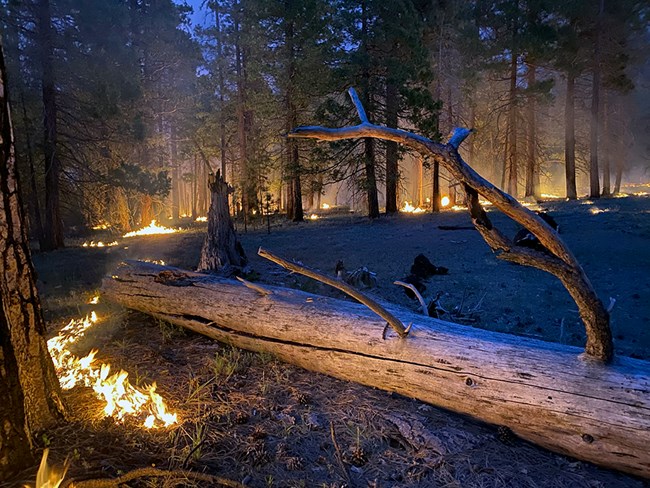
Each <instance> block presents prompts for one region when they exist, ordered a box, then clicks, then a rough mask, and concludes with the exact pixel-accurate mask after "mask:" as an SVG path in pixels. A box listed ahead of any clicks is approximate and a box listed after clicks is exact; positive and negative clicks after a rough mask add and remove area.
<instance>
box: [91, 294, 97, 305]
mask: <svg viewBox="0 0 650 488" xmlns="http://www.w3.org/2000/svg"><path fill="white" fill-rule="evenodd" d="M88 303H89V304H91V305H97V304H98V303H99V295H95V296H94V297H92V298H91V299H90V301H89V302H88Z"/></svg>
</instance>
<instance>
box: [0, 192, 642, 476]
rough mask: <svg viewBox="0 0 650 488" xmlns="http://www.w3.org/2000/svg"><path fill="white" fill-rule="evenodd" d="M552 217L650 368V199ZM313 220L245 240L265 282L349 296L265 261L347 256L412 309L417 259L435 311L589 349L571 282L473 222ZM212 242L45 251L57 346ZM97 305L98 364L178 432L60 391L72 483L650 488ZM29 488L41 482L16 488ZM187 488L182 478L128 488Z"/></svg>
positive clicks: (51, 438) (80, 393)
mask: <svg viewBox="0 0 650 488" xmlns="http://www.w3.org/2000/svg"><path fill="white" fill-rule="evenodd" d="M541 207H543V208H544V209H546V210H548V211H549V212H550V213H551V214H552V215H553V216H554V218H555V219H556V220H557V222H558V223H559V225H560V233H561V236H562V238H563V239H564V240H565V241H566V242H567V244H568V245H569V247H570V248H571V249H572V250H573V252H574V253H575V255H576V257H577V258H578V260H579V261H580V262H581V263H582V265H583V266H584V268H585V271H586V273H587V275H588V276H589V277H590V279H591V280H592V282H593V284H594V286H595V288H596V290H597V292H598V294H599V296H600V297H601V298H602V299H603V301H604V302H605V303H608V302H609V298H610V297H612V298H614V299H616V304H615V307H614V309H613V312H612V329H613V334H614V338H615V347H616V351H617V353H618V354H622V355H629V356H633V357H636V358H641V359H650V197H648V196H630V197H627V198H611V199H602V200H598V201H595V202H591V203H590V202H588V201H585V200H582V201H579V202H549V203H545V204H542V205H541ZM320 217H321V218H319V219H318V220H313V221H307V222H304V223H300V224H292V223H287V222H286V221H284V222H280V221H279V220H278V221H276V222H274V223H273V225H272V226H271V231H270V233H267V228H266V226H265V223H264V222H260V223H259V224H258V227H253V228H251V227H250V226H249V228H248V230H247V232H245V233H243V232H241V229H240V237H241V240H242V244H243V246H244V249H245V251H246V253H247V255H248V256H249V259H250V261H251V265H252V268H253V269H254V270H255V272H256V274H258V275H259V278H258V279H259V281H261V282H267V283H273V284H277V285H284V286H289V287H296V288H300V289H302V290H305V291H309V292H312V293H320V294H326V295H332V296H337V297H340V294H339V292H338V291H336V290H331V289H327V288H326V287H325V286H324V285H322V284H320V283H316V282H313V281H311V280H309V279H307V278H304V277H301V276H297V275H292V274H289V273H287V272H286V271H285V270H283V269H281V268H279V267H278V266H277V265H275V264H273V263H271V262H268V261H266V260H263V259H261V258H259V257H258V256H257V255H256V252H257V249H258V247H260V246H262V247H264V248H266V249H268V250H269V251H272V252H274V253H276V254H278V255H280V256H283V257H285V258H288V259H295V260H298V261H300V262H302V263H303V264H304V265H307V266H309V267H312V268H317V269H320V270H321V271H323V272H326V273H329V274H334V267H335V265H336V263H337V261H338V260H342V261H343V262H344V264H345V267H346V269H347V270H348V271H352V270H354V269H356V268H358V267H361V266H365V267H367V268H368V269H369V270H370V271H372V272H374V273H376V274H377V286H376V287H375V288H373V289H372V290H371V291H370V293H372V294H374V295H375V296H377V297H379V298H380V299H382V300H384V301H386V302H393V303H398V304H400V305H403V306H406V307H410V308H412V309H414V310H415V309H416V308H417V302H414V301H412V300H410V299H409V298H407V297H406V295H405V294H404V292H403V291H402V289H400V288H398V287H397V286H395V285H393V284H392V283H393V281H394V280H396V279H400V278H403V277H405V276H406V275H407V274H408V272H409V268H410V265H411V263H412V262H413V259H414V258H415V256H416V255H418V254H420V253H423V254H424V255H426V256H427V257H428V258H429V259H430V260H431V261H432V262H433V264H435V265H436V266H444V267H446V268H448V270H449V272H448V274H446V275H439V276H433V277H432V278H431V279H430V280H429V281H428V282H427V290H426V291H425V293H424V295H425V297H426V298H431V297H433V296H435V295H436V294H437V293H438V292H441V293H442V298H441V299H442V303H443V305H444V306H445V307H446V308H447V309H448V310H452V309H453V308H454V307H461V308H462V309H463V311H468V310H470V309H473V308H477V311H476V314H475V317H476V323H473V324H471V325H468V326H474V327H484V328H489V329H492V330H497V331H501V332H507V333H512V334H519V335H525V336H529V337H535V338H540V339H543V340H548V341H555V342H563V343H566V344H573V345H579V346H580V345H582V344H583V343H584V331H583V328H582V325H581V324H580V320H579V317H578V314H577V310H576V307H575V304H574V303H573V301H572V300H571V299H570V297H569V295H568V294H567V292H566V291H565V290H564V289H563V288H562V286H561V284H560V283H559V282H558V281H557V280H556V279H554V278H553V277H551V276H549V275H546V274H544V273H542V272H539V271H537V270H534V269H530V268H523V267H518V266H516V265H512V264H509V263H505V262H502V261H499V260H497V259H496V258H495V257H494V255H493V254H492V252H491V251H490V250H489V248H488V247H487V245H486V244H485V243H484V242H483V241H482V239H481V238H480V236H479V235H478V233H477V232H476V231H475V230H472V229H469V227H471V222H470V219H469V216H468V215H467V212H455V211H444V212H442V213H440V214H436V215H432V214H417V215H410V214H400V215H397V216H394V217H382V218H380V219H379V220H376V221H369V220H368V219H366V218H364V217H361V216H359V215H354V214H346V213H337V212H335V211H330V212H324V211H323V212H320ZM490 217H491V218H492V219H493V221H494V222H495V223H496V224H497V226H499V227H500V228H502V229H503V230H505V231H506V233H509V234H511V235H514V233H515V232H516V231H517V226H516V225H515V224H514V223H512V222H509V221H508V220H507V219H506V218H504V217H502V216H500V215H498V214H497V212H492V213H491V214H490ZM181 226H182V224H181ZM439 226H443V227H447V228H449V227H456V228H457V229H455V230H443V229H440V228H439ZM205 229H206V224H202V225H198V224H195V223H187V224H186V229H185V230H184V231H182V232H178V233H175V234H168V235H161V236H145V237H134V238H128V239H124V238H117V240H118V245H116V246H113V247H102V248H97V247H81V246H80V244H81V242H83V241H80V240H74V241H72V240H71V241H70V245H69V247H68V248H66V249H63V250H60V251H57V252H53V253H48V254H35V255H34V261H35V266H36V269H37V271H38V274H39V288H40V291H41V297H42V299H43V304H44V309H45V314H46V319H47V320H48V323H49V327H50V331H51V333H52V334H54V333H56V331H57V330H58V329H59V328H60V327H61V326H63V325H65V323H67V321H68V320H70V319H71V318H78V317H79V316H82V315H83V314H86V313H88V312H89V310H90V306H89V305H87V302H88V300H89V298H90V297H91V296H92V295H93V294H94V293H95V292H96V291H97V290H98V289H99V288H100V284H101V279H102V277H103V276H104V275H106V274H110V272H111V270H112V269H114V268H115V267H116V266H117V264H118V263H119V262H120V261H121V260H123V259H125V258H129V259H147V260H163V261H164V262H165V263H166V264H168V265H171V266H177V267H181V268H186V269H193V268H195V267H196V265H197V263H198V258H199V253H200V248H201V244H202V240H203V237H204V235H205ZM92 238H93V239H94V240H95V241H98V240H100V239H101V240H104V242H107V241H111V240H112V239H113V238H112V237H111V236H106V235H101V234H96V235H93V236H92ZM86 240H90V239H89V238H88V239H86ZM479 302H480V306H479V307H476V306H477V305H478V304H479ZM93 309H94V310H97V313H98V315H99V316H100V319H101V320H100V322H99V324H98V325H97V326H96V327H95V328H93V329H92V330H89V332H88V333H87V337H86V338H85V340H84V341H83V344H81V345H80V346H79V347H80V348H84V347H87V349H88V350H89V349H90V348H91V347H94V348H98V349H99V351H100V352H99V353H98V357H99V358H100V359H101V360H102V361H103V362H110V363H111V364H112V365H113V368H114V369H115V368H123V369H124V370H126V371H128V372H129V373H130V378H131V381H132V382H134V383H136V384H148V383H151V382H153V381H155V382H157V384H158V387H159V391H160V392H161V393H162V394H163V395H164V397H165V398H166V399H167V402H168V403H169V405H170V407H171V408H172V409H174V410H175V411H177V412H178V413H179V417H180V424H179V425H177V426H174V427H170V428H167V429H161V430H145V429H141V428H140V427H138V426H137V425H135V424H134V423H132V422H130V421H128V420H127V421H125V422H124V423H115V422H114V421H113V420H112V419H110V418H108V419H102V415H101V407H100V406H99V401H97V400H95V399H94V397H93V395H92V392H91V391H90V389H88V388H80V387H76V388H74V389H72V390H69V391H67V392H66V393H65V395H66V399H67V401H68V403H69V405H70V407H71V418H70V422H69V423H68V424H67V425H66V426H65V427H62V428H60V429H58V430H53V431H51V432H47V433H46V434H44V435H43V436H42V438H41V439H40V447H49V448H50V450H51V454H50V459H51V460H52V461H53V462H55V463H58V464H62V463H63V461H64V459H65V458H66V457H68V458H69V459H71V461H72V464H71V468H70V471H69V476H71V477H74V478H79V479H83V478H106V477H115V476H118V475H120V474H122V473H125V472H127V471H130V470H132V469H136V468H142V467H147V466H152V465H155V466H156V467H158V468H161V469H178V468H183V469H189V470H192V471H197V472H206V473H210V474H214V475H218V476H222V477H225V478H229V479H232V480H237V481H240V482H242V481H243V482H244V483H245V484H246V486H251V487H272V486H273V487H332V488H333V487H343V486H347V487H437V486H445V487H463V488H464V487H504V486H508V487H628V486H629V487H643V486H645V487H648V486H650V483H649V482H648V481H647V480H646V481H642V480H639V479H636V478H633V477H628V476H625V475H622V474H619V473H615V472H611V471H607V470H603V469H600V468H597V467H595V466H593V465H590V464H588V463H584V462H579V461H575V460H573V459H570V458H567V457H564V456H561V455H558V454H554V453H551V452H549V451H546V450H544V449H541V448H538V447H536V446H533V445H531V444H529V443H527V442H524V441H522V440H519V439H516V438H513V437H511V436H508V435H503V433H502V432H500V431H499V430H498V429H497V428H496V427H493V426H489V425H485V424H481V423H479V422H476V421H474V420H472V419H469V418H466V417H461V416H459V415H455V414H452V413H449V412H447V411H444V410H441V409H438V408H435V407H432V406H430V405H427V404H425V403H422V402H419V401H415V400H411V399H408V398H405V397H402V396H399V395H395V394H390V393H388V392H384V391H380V390H376V389H373V388H368V387H363V386H360V385H357V384H354V383H349V382H345V381H340V380H336V379H333V378H330V377H327V376H324V375H319V374H315V373H311V372H308V371H304V370H302V369H300V368H297V367H294V366H291V365H286V364H284V363H281V362H279V361H276V360H275V359H273V358H272V357H269V356H268V355H263V354H254V353H250V352H246V351H240V350H236V349H233V348H231V347H229V346H224V345H222V344H219V343H217V342H215V341H211V340H209V339H207V338H204V337H202V336H198V335H194V334H191V333H188V332H184V331H183V330H180V329H178V328H176V327H173V326H171V325H169V324H166V323H162V322H160V321H157V320H156V319H153V318H151V317H148V316H145V315H143V314H140V313H136V312H131V311H126V310H122V309H120V308H118V307H116V306H114V305H110V304H102V303H101V302H100V304H99V305H96V306H94V307H93ZM443 318H444V317H443ZM79 352H80V353H82V354H85V353H86V352H87V351H79ZM404 422H406V423H408V424H410V425H411V426H415V427H414V428H416V429H419V430H420V431H421V432H425V433H426V436H430V438H434V439H437V441H438V442H439V446H438V449H437V451H436V450H435V449H422V448H418V447H419V446H414V445H413V439H409V438H408V436H406V437H405V435H404V431H403V429H400V426H403V424H404ZM30 479H31V480H33V479H34V472H33V471H32V472H29V473H25V474H24V475H23V480H21V481H27V480H30ZM194 483H195V482H193V481H190V480H179V479H177V478H174V479H167V480H162V481H161V480H158V481H157V482H155V483H154V482H153V481H146V482H145V481H140V482H131V483H130V484H129V486H178V485H181V486H195V484H194ZM197 485H198V486H200V483H197ZM0 486H4V485H2V484H0ZM203 486H209V485H207V484H205V483H204V484H203Z"/></svg>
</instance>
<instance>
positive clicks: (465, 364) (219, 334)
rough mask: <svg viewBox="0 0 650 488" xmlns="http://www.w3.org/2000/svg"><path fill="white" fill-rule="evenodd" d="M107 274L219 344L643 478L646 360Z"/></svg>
mask: <svg viewBox="0 0 650 488" xmlns="http://www.w3.org/2000/svg"><path fill="white" fill-rule="evenodd" d="M112 274H113V276H112V277H110V278H106V280H105V281H104V285H103V293H104V295H103V296H104V297H105V298H106V299H109V300H112V301H115V302H117V303H120V304H121V305H124V306H126V307H129V308H133V309H136V310H140V311H142V312H145V313H149V314H152V315H154V316H156V317H158V318H161V319H163V320H166V321H169V322H172V323H175V324H178V325H181V326H183V327H186V328H188V329H190V330H193V331H196V332H198V333H201V334H204V335H207V336H208V337H212V338H214V339H217V340H219V341H222V342H227V343H229V344H233V345H235V346H238V347H242V348H245V349H251V350H254V351H265V352H269V353H272V354H274V355H276V356H277V357H279V358H280V359H282V360H284V361H287V362H290V363H293V364H297V365H298V366H301V367H304V368H307V369H310V370H313V371H318V372H321V373H326V374H329V375H332V376H335V377H338V378H343V379H346V380H351V381H355V382H359V383H363V384H366V385H371V386H375V387H378V388H382V389H385V390H388V391H395V392H398V393H401V394H403V395H407V396H410V397H413V398H418V399H420V400H423V401H426V402H429V403H432V404H434V405H437V406H440V407H443V408H446V409H449V410H452V411H455V412H459V413H463V414H468V415H471V416H473V417H475V418H478V419H481V420H483V421H486V422H490V423H493V424H497V425H506V426H508V427H509V428H510V429H512V431H513V432H515V433H516V434H517V435H519V436H521V437H523V438H525V439H527V440H529V441H531V442H534V443H536V444H539V445H541V446H543V447H546V448H548V449H551V450H553V451H556V452H561V453H564V454H569V455H571V456H574V457H576V458H579V459H583V460H587V461H590V462H593V463H596V464H599V465H601V466H604V467H608V468H614V469H618V470H621V471H626V472H629V473H633V474H636V475H640V476H650V451H649V450H648V449H647V446H648V445H650V377H649V374H648V371H649V365H648V363H647V362H644V361H639V360H635V359H630V358H618V359H617V361H616V362H615V363H614V364H612V365H603V364H600V363H597V362H593V361H588V360H584V359H583V358H581V355H580V353H581V351H580V349H578V348H575V347H571V346H564V345H560V344H553V343H545V342H541V341H537V340H534V339H528V338H522V337H516V336H512V335H507V334H500V333H495V332H490V331H486V330H481V329H475V328H470V327H466V326H462V325H458V324H452V323H448V322H442V321H440V320H436V319H433V318H429V317H425V316H423V315H416V314H414V313H412V312H409V311H405V310H403V309H397V308H391V309H390V310H391V312H392V313H394V314H395V315H396V316H398V317H399V318H400V319H401V320H402V322H404V323H409V322H411V323H413V326H412V328H411V330H410V332H409V334H408V335H407V336H406V337H405V338H403V339H400V338H398V336H397V335H396V334H394V333H392V332H390V333H389V334H388V337H386V339H385V340H382V336H383V334H384V333H385V329H386V322H385V320H384V319H381V318H379V317H378V316H376V315H374V314H373V312H371V311H370V310H368V309H366V308H364V307H363V306H361V305H359V304H356V303H350V302H346V301H341V300H336V299H333V298H326V297H322V296H316V295H312V294H308V293H304V292H301V291H298V290H289V289H283V288H277V287H266V286H265V287H264V288H262V287H258V288H257V289H255V288H254V286H257V285H251V284H248V286H245V285H246V284H242V283H239V282H236V281H232V280H227V279H223V278H218V277H208V276H205V275H201V274H197V273H191V272H185V271H182V270H178V269H173V268H168V267H162V266H157V265H153V264H150V263H135V262H130V263H126V264H125V265H123V266H122V267H121V268H120V269H118V270H117V271H116V272H114V273H112Z"/></svg>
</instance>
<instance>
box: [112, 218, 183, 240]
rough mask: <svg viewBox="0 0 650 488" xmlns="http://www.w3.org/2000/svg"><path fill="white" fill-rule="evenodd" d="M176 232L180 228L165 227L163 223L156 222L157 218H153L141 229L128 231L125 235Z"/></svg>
mask: <svg viewBox="0 0 650 488" xmlns="http://www.w3.org/2000/svg"><path fill="white" fill-rule="evenodd" d="M174 232H178V230H176V229H170V228H169V227H163V226H162V225H158V224H156V221H155V220H152V221H151V223H150V224H149V225H148V226H147V227H143V228H142V229H140V230H134V231H132V232H127V233H126V234H124V237H135V236H150V235H153V234H173V233H174Z"/></svg>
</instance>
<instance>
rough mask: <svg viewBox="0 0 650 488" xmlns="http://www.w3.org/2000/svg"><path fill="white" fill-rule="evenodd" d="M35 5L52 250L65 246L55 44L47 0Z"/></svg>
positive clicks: (46, 243)
mask: <svg viewBox="0 0 650 488" xmlns="http://www.w3.org/2000/svg"><path fill="white" fill-rule="evenodd" d="M37 9H38V36H39V47H40V50H41V70H42V72H41V76H42V78H41V84H42V92H43V152H44V156H45V225H44V227H43V249H42V250H43V251H51V250H53V249H59V248H61V247H63V246H64V243H63V221H62V219H61V205H60V188H59V185H60V178H61V161H60V160H59V155H58V152H57V126H56V114H57V107H56V87H55V80H54V45H53V40H52V25H51V24H52V14H51V9H50V2H49V0H39V2H38V6H37Z"/></svg>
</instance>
